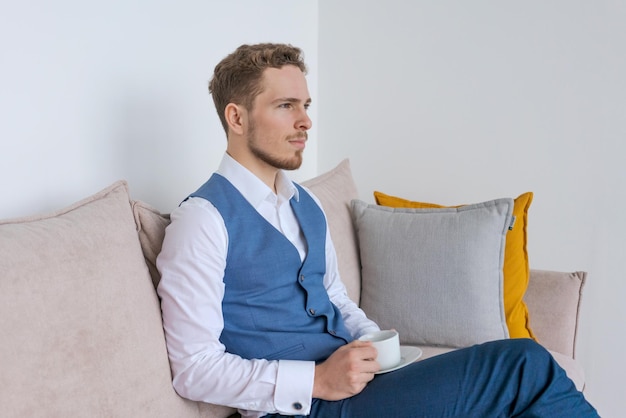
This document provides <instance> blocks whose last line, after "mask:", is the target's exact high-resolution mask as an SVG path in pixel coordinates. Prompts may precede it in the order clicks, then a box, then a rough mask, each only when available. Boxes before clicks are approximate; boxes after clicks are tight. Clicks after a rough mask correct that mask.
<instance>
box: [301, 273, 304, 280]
mask: <svg viewBox="0 0 626 418" xmlns="http://www.w3.org/2000/svg"><path fill="white" fill-rule="evenodd" d="M300 281H301V282H303V281H304V274H301V275H300Z"/></svg>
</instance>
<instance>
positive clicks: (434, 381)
mask: <svg viewBox="0 0 626 418" xmlns="http://www.w3.org/2000/svg"><path fill="white" fill-rule="evenodd" d="M310 416H311V417H318V418H331V417H337V418H339V417H342V418H343V417H345V418H348V417H350V418H352V417H354V418H368V417H372V418H380V417H398V418H411V417H416V418H417V417H424V418H426V417H428V418H431V417H458V418H461V417H462V418H473V417H476V418H490V417H549V418H558V417H564V418H565V417H567V418H576V417H597V416H598V414H597V412H596V410H595V409H594V408H593V407H592V406H591V405H590V404H589V403H588V402H587V401H586V400H585V398H584V396H583V394H582V393H581V392H579V391H578V390H576V387H575V386H574V383H573V382H572V381H571V380H570V379H569V378H568V377H567V376H566V374H565V371H564V370H563V369H562V368H561V367H560V366H559V365H558V364H557V363H556V361H554V359H553V358H552V356H551V355H550V353H549V352H548V351H546V350H545V349H544V348H543V347H542V346H540V345H539V344H537V343H535V342H534V341H532V340H529V339H511V340H501V341H494V342H489V343H485V344H481V345H476V346H473V347H469V348H465V349H461V350H457V351H453V352H451V353H447V354H444V355H441V356H436V357H432V358H430V359H426V360H422V361H418V362H416V363H413V364H411V365H409V366H407V367H404V368H402V369H399V370H396V371H394V372H390V373H386V374H381V375H377V376H376V377H375V378H374V380H372V381H371V382H370V383H369V384H368V385H367V386H366V388H365V389H364V390H363V391H362V392H361V393H359V394H358V395H355V396H353V397H351V398H348V399H344V400H341V401H332V402H331V401H323V400H320V399H315V400H314V401H313V405H312V410H311V415H310Z"/></svg>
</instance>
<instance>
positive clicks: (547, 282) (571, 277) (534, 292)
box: [524, 270, 587, 359]
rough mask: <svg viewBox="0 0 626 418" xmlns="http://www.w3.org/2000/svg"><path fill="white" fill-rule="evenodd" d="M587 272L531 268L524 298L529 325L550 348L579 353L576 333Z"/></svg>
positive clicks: (560, 351) (569, 354)
mask: <svg viewBox="0 0 626 418" xmlns="http://www.w3.org/2000/svg"><path fill="white" fill-rule="evenodd" d="M586 279H587V273H586V272H582V271H577V272H573V273H563V272H556V271H546V270H531V271H530V280H529V283H528V289H527V291H526V295H525V296H524V301H525V302H526V305H527V306H528V311H529V315H530V326H531V329H532V330H533V332H534V333H535V336H536V337H537V340H538V341H539V342H540V343H541V344H542V345H543V346H544V347H546V348H547V349H549V350H552V351H556V352H559V353H562V354H565V355H567V356H569V357H571V358H572V359H574V358H575V356H576V333H577V331H578V319H579V314H580V303H581V299H582V291H583V287H584V285H585V281H586Z"/></svg>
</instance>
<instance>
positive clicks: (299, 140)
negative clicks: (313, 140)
mask: <svg viewBox="0 0 626 418" xmlns="http://www.w3.org/2000/svg"><path fill="white" fill-rule="evenodd" d="M287 139H288V141H289V143H290V144H292V145H293V146H294V147H296V148H299V149H304V147H305V146H306V141H307V139H308V135H307V133H306V132H303V133H299V134H296V135H292V136H290V137H289V138H287Z"/></svg>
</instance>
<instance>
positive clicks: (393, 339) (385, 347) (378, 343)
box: [359, 330, 402, 370]
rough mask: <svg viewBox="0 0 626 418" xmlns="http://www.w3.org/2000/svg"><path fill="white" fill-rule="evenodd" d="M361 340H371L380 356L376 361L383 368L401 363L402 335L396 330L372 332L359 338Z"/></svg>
mask: <svg viewBox="0 0 626 418" xmlns="http://www.w3.org/2000/svg"><path fill="white" fill-rule="evenodd" d="M359 340H361V341H371V342H372V345H373V346H374V348H376V351H378V356H377V357H376V361H377V362H378V364H380V369H381V370H387V369H390V368H392V367H395V366H397V365H398V364H400V361H401V360H402V356H401V354H400V337H399V336H398V332H397V331H394V330H383V331H376V332H370V333H369V334H365V335H363V336H361V337H360V338H359Z"/></svg>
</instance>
